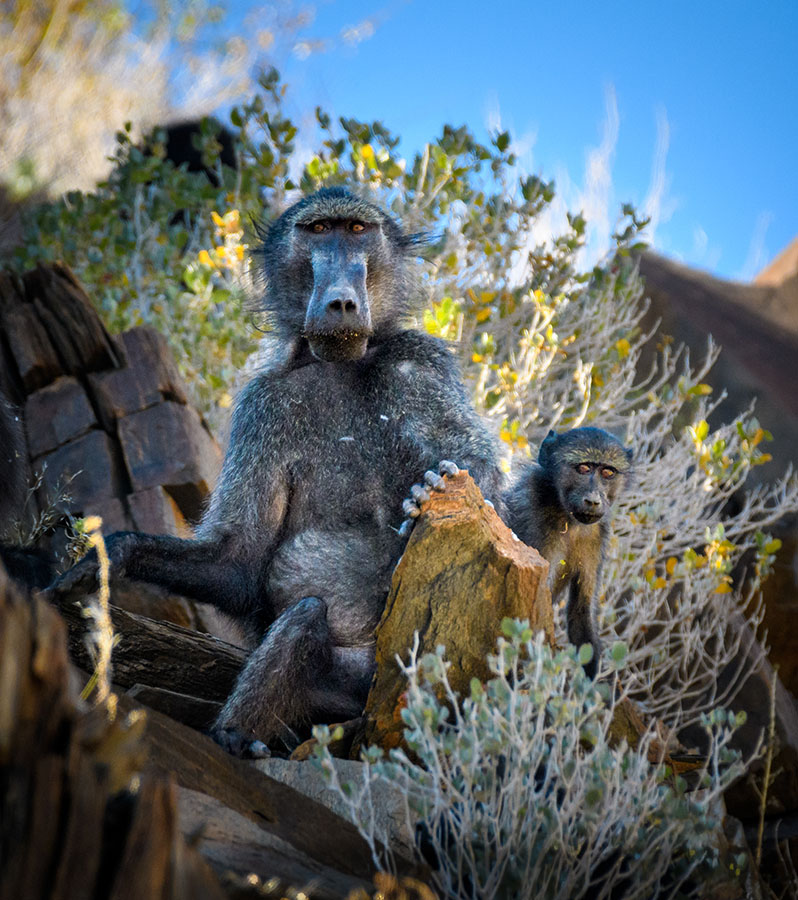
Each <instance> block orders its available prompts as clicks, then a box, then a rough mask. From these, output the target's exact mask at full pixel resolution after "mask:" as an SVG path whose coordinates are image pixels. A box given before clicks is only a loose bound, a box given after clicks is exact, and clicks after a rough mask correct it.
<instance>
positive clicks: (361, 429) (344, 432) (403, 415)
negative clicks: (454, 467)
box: [281, 367, 437, 530]
mask: <svg viewBox="0 0 798 900" xmlns="http://www.w3.org/2000/svg"><path fill="white" fill-rule="evenodd" d="M308 368H312V367H308ZM300 374H302V373H301V372H300V373H297V375H300ZM325 374H327V373H325V371H324V367H318V371H310V372H308V373H307V374H306V375H305V376H304V377H302V378H296V379H295V383H292V384H290V388H291V393H290V397H289V403H288V405H287V415H286V416H285V418H286V421H285V422H284V423H282V426H281V427H283V428H286V429H288V430H289V432H290V445H291V446H290V451H289V453H288V454H287V459H286V462H287V469H288V477H289V481H290V496H291V499H290V504H289V517H290V519H292V520H293V521H294V523H295V525H296V526H297V527H301V525H300V522H304V523H308V522H310V523H312V524H313V525H314V526H316V527H325V526H326V525H328V524H329V525H334V526H336V527H340V526H341V525H344V526H347V525H349V526H357V525H366V524H369V525H375V524H376V525H378V526H382V527H385V526H386V525H387V524H391V525H393V526H398V524H399V523H400V522H401V519H402V512H401V504H402V500H403V499H404V497H405V496H406V495H407V491H408V489H409V487H410V485H411V484H413V483H414V482H415V481H417V480H418V479H419V478H420V476H421V475H422V474H423V472H424V469H425V468H428V467H430V466H432V465H434V464H435V462H436V461H437V460H433V459H432V455H431V454H430V452H429V450H425V448H424V442H423V441H421V440H420V439H419V435H420V432H423V431H424V428H423V421H422V422H421V423H420V422H419V415H418V411H417V410H414V409H412V408H408V406H407V404H406V403H403V402H402V401H401V400H400V399H398V398H395V397H393V396H392V395H391V394H390V392H389V391H387V390H385V388H384V385H383V381H384V378H383V377H381V373H379V372H374V373H367V375H358V373H356V372H343V373H342V372H340V371H336V372H333V373H329V374H327V377H325ZM421 419H422V420H423V416H422V417H421ZM292 530H293V529H292Z"/></svg>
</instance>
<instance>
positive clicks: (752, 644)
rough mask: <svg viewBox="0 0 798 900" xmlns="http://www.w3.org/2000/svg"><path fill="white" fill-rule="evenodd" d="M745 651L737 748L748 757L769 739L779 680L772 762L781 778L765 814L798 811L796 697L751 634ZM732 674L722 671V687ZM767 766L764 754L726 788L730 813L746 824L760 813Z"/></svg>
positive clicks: (773, 787) (736, 707)
mask: <svg viewBox="0 0 798 900" xmlns="http://www.w3.org/2000/svg"><path fill="white" fill-rule="evenodd" d="M741 654H742V655H743V659H744V662H743V667H744V668H743V671H744V672H747V673H748V674H747V676H744V681H743V684H742V687H741V688H740V691H739V692H738V693H737V695H736V697H735V698H734V701H733V702H732V703H731V704H729V705H730V706H731V707H732V709H734V710H735V711H737V710H744V711H745V713H746V716H747V719H746V722H745V724H744V725H742V726H741V727H740V728H739V729H738V731H737V733H736V735H735V740H734V744H733V746H734V747H735V748H737V749H739V750H740V751H741V752H742V754H743V759H746V760H747V759H750V758H751V756H752V754H753V753H754V751H755V750H756V748H757V747H758V746H759V743H760V740H761V739H762V738H763V737H764V738H765V740H766V739H767V734H768V728H769V725H770V708H771V691H772V690H773V688H774V679H775V719H774V728H775V747H774V755H773V763H772V772H773V773H774V776H775V777H774V779H773V782H772V784H770V786H769V787H768V789H767V805H766V807H765V812H766V815H767V816H768V817H769V818H773V817H777V816H778V817H780V816H784V815H787V814H789V813H795V812H796V811H798V708H797V707H796V703H795V700H794V699H793V697H792V695H791V694H790V693H789V691H787V690H786V689H785V687H784V685H782V684H781V682H780V681H779V679H778V677H777V675H776V673H775V672H774V670H773V667H772V666H771V665H770V663H769V661H768V659H767V657H766V656H765V652H764V650H763V649H762V647H761V645H760V644H759V642H758V641H757V640H756V638H755V637H754V636H753V635H751V634H750V633H749V634H748V636H747V639H746V641H745V643H744V644H743V646H742V648H741ZM738 665H739V662H738V661H735V662H734V663H732V667H736V666H738ZM732 671H733V670H732ZM731 675H732V672H731V671H729V672H725V673H722V674H721V677H720V678H719V680H718V681H719V685H718V686H719V689H721V690H722V689H723V687H724V686H725V683H726V682H727V680H728V679H729V678H730V677H731ZM764 767H765V761H764V755H760V756H759V758H758V759H757V760H756V761H754V762H753V764H752V765H750V766H749V767H748V771H747V773H746V775H745V776H743V778H741V779H739V780H738V781H737V782H735V783H734V784H733V785H732V786H731V787H730V788H729V789H728V790H727V791H726V794H725V798H726V806H727V808H728V810H729V813H730V814H731V815H733V816H735V817H736V818H738V819H742V820H743V822H748V821H751V820H753V819H758V817H759V809H760V791H761V790H762V777H763V772H764Z"/></svg>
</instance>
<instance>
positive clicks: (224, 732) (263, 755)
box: [210, 728, 272, 759]
mask: <svg viewBox="0 0 798 900" xmlns="http://www.w3.org/2000/svg"><path fill="white" fill-rule="evenodd" d="M210 736H211V737H212V738H213V739H214V740H215V741H216V743H217V744H218V745H219V746H220V747H221V748H222V750H226V751H227V752H228V753H229V754H230V755H231V756H237V757H238V758H239V759H268V758H269V757H270V756H271V755H272V754H271V750H269V748H268V747H267V746H266V744H264V743H263V741H258V740H253V739H252V738H251V737H247V736H246V735H245V734H242V733H241V732H240V731H236V729H235V728H213V729H212V730H211V732H210Z"/></svg>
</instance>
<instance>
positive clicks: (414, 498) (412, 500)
mask: <svg viewBox="0 0 798 900" xmlns="http://www.w3.org/2000/svg"><path fill="white" fill-rule="evenodd" d="M459 471H460V470H459V469H458V468H457V466H456V465H455V464H454V463H453V462H450V461H449V460H448V459H442V460H441V461H440V462H439V463H438V472H433V471H432V470H431V469H429V470H428V471H426V472H425V473H424V483H423V484H414V485H413V486H412V487H411V488H410V496H409V497H408V498H407V499H406V500H405V501H404V502H403V503H402V511H403V512H404V514H405V515H406V516H407V518H406V519H405V520H404V522H402V525H401V527H400V528H399V534H401V535H403V536H407V535H409V534H410V532H411V531H412V530H413V519H417V518H418V517H419V516H420V515H421V504H422V503H425V502H426V501H427V500H429V498H430V491H445V490H446V480H445V479H444V478H443V476H444V475H456V474H457V473H458V472H459ZM438 473H440V474H438Z"/></svg>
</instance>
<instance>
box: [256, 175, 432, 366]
mask: <svg viewBox="0 0 798 900" xmlns="http://www.w3.org/2000/svg"><path fill="white" fill-rule="evenodd" d="M416 243H418V239H417V237H416V236H407V235H404V234H403V233H402V231H401V229H400V227H399V225H398V224H397V222H396V221H395V220H394V219H392V218H391V217H390V216H388V215H387V214H386V213H384V212H383V211H382V210H381V209H379V207H377V206H374V205H373V204H371V203H368V202H367V201H364V200H361V199H359V198H358V197H355V196H354V195H352V194H350V193H349V192H347V191H345V190H343V189H342V188H330V189H327V190H323V191H319V192H318V193H316V194H313V195H312V196H310V197H307V198H306V199H304V200H302V201H300V202H299V203H297V204H296V205H295V206H292V207H291V208H290V209H289V210H287V211H286V212H285V213H283V215H282V216H280V218H279V219H278V220H277V221H276V222H275V223H274V224H273V225H272V226H271V227H270V228H269V229H268V232H267V233H266V235H265V240H264V244H263V249H262V255H263V259H264V264H265V265H264V268H265V272H266V278H267V296H266V300H265V302H266V306H267V307H268V308H269V310H270V311H271V312H272V313H273V316H274V318H275V320H276V324H277V326H278V327H281V328H283V329H285V330H289V331H293V332H294V333H297V334H301V335H302V336H303V337H304V338H305V339H306V340H307V342H308V346H309V347H310V350H311V352H312V353H313V355H314V356H315V357H317V358H318V359H321V360H325V361H327V362H345V361H351V360H357V359H361V358H362V357H363V356H364V355H365V353H366V351H367V349H368V346H369V342H370V341H372V340H374V339H375V338H380V337H384V336H385V335H386V334H388V333H390V332H391V331H394V330H396V329H397V328H398V327H400V318H401V315H402V313H403V312H404V310H405V308H406V307H407V304H408V299H407V295H408V293H409V292H408V284H407V274H406V259H407V257H408V255H409V254H408V251H409V248H410V247H411V246H413V245H414V244H416Z"/></svg>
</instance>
